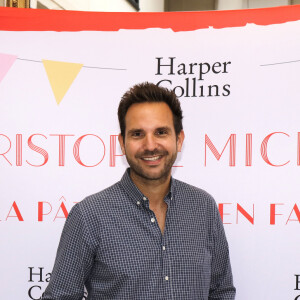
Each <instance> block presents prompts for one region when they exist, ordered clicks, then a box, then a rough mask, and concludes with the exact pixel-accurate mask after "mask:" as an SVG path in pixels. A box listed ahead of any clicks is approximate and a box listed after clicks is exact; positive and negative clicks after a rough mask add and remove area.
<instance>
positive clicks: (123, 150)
mask: <svg viewBox="0 0 300 300" xmlns="http://www.w3.org/2000/svg"><path fill="white" fill-rule="evenodd" d="M118 140H119V143H120V147H121V150H122V153H123V155H124V154H125V146H124V138H123V136H122V134H121V133H119V136H118Z"/></svg>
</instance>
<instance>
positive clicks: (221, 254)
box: [208, 204, 236, 300]
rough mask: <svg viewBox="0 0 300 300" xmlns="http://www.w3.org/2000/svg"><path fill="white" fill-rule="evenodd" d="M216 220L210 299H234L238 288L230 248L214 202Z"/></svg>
mask: <svg viewBox="0 0 300 300" xmlns="http://www.w3.org/2000/svg"><path fill="white" fill-rule="evenodd" d="M214 220H215V223H214V231H213V241H212V242H213V246H212V263H211V283H210V291H209V297H208V299H209V300H234V299H235V294H236V289H235V287H234V286H233V279H232V271H231V265H230V258H229V248H228V243H227V240H226V236H225V231H224V227H223V223H222V220H221V216H220V213H219V210H218V208H217V206H216V204H214Z"/></svg>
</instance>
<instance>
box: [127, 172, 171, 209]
mask: <svg viewBox="0 0 300 300" xmlns="http://www.w3.org/2000/svg"><path fill="white" fill-rule="evenodd" d="M130 177H131V179H132V181H133V182H134V184H135V185H136V186H137V187H138V189H139V190H140V191H141V192H142V193H143V194H144V195H145V196H146V197H147V198H148V199H149V202H150V204H151V206H160V205H163V204H164V197H165V196H166V194H167V193H168V192H169V190H170V182H171V172H170V174H168V176H166V177H163V178H160V179H157V180H150V179H146V178H143V177H141V176H139V175H138V174H136V173H135V172H132V170H130Z"/></svg>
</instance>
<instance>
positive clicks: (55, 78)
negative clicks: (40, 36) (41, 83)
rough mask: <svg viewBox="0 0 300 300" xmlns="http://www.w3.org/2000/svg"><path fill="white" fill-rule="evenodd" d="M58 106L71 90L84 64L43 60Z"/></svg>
mask: <svg viewBox="0 0 300 300" xmlns="http://www.w3.org/2000/svg"><path fill="white" fill-rule="evenodd" d="M42 61H43V64H44V68H45V70H46V73H47V76H48V79H49V82H50V85H51V88H52V91H53V93H54V97H55V99H56V102H57V104H59V103H60V102H61V100H62V99H63V97H64V96H65V94H66V92H67V91H68V90H69V88H70V86H71V84H72V83H73V81H74V79H75V78H76V76H77V75H78V73H79V72H80V70H81V68H82V66H83V64H76V63H68V62H61V61H53V60H44V59H43V60H42Z"/></svg>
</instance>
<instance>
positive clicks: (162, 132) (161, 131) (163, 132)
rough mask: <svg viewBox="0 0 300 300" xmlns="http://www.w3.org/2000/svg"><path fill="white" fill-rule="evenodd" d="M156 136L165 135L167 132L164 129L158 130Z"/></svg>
mask: <svg viewBox="0 0 300 300" xmlns="http://www.w3.org/2000/svg"><path fill="white" fill-rule="evenodd" d="M156 134H157V135H160V136H161V135H166V134H167V130H165V129H160V130H158V131H157V133H156Z"/></svg>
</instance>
